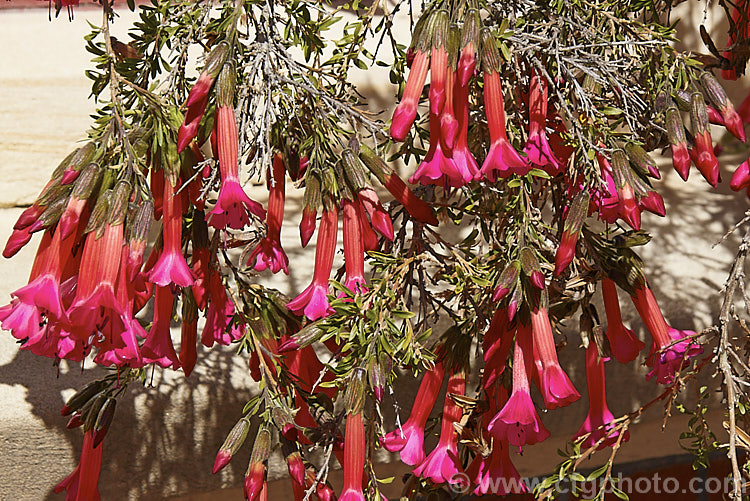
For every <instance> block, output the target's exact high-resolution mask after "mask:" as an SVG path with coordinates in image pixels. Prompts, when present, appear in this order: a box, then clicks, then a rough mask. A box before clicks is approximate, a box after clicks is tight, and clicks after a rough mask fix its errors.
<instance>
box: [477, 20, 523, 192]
mask: <svg viewBox="0 0 750 501" xmlns="http://www.w3.org/2000/svg"><path fill="white" fill-rule="evenodd" d="M482 53H483V54H482V65H483V66H484V74H483V75H484V108H485V113H486V114H487V126H488V127H489V131H490V142H491V144H490V150H489V152H488V153H487V157H486V158H485V160H484V163H483V164H482V168H481V169H480V170H479V172H478V173H477V175H476V176H475V179H477V180H479V179H482V178H485V177H486V178H487V179H488V180H489V181H491V182H495V181H496V180H497V178H498V176H499V177H502V178H505V177H508V176H510V175H511V174H518V175H519V176H523V175H525V174H528V172H529V170H530V169H531V167H530V166H529V165H528V164H527V163H526V161H525V160H524V159H523V158H521V156H520V155H519V154H518V152H517V151H516V150H515V149H514V148H513V146H512V145H511V144H510V142H509V141H508V136H507V135H506V133H505V104H504V103H503V88H502V83H501V81H500V71H499V70H500V54H499V53H498V50H497V45H496V42H495V38H494V37H493V36H492V34H491V33H490V32H489V31H485V32H484V33H482Z"/></svg>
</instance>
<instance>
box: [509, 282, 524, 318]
mask: <svg viewBox="0 0 750 501" xmlns="http://www.w3.org/2000/svg"><path fill="white" fill-rule="evenodd" d="M522 300H523V291H522V290H521V287H520V285H519V284H516V286H515V287H514V288H513V292H511V293H510V299H509V300H508V321H509V322H512V321H513V319H514V318H515V317H516V312H517V311H518V307H519V305H520V304H521V301H522Z"/></svg>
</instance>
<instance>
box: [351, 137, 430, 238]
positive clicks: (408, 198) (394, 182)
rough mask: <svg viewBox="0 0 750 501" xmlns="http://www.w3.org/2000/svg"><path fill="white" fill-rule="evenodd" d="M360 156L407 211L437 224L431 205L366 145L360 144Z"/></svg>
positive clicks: (427, 222) (418, 217) (417, 218)
mask: <svg viewBox="0 0 750 501" xmlns="http://www.w3.org/2000/svg"><path fill="white" fill-rule="evenodd" d="M360 156H361V158H362V160H363V161H364V162H365V165H366V166H367V167H368V168H369V169H370V171H371V172H372V173H373V174H374V175H375V177H377V178H378V180H379V181H380V182H381V183H382V184H383V186H384V187H385V189H387V190H388V191H389V192H390V193H391V195H393V198H395V199H396V200H398V202H399V203H400V204H401V205H403V206H404V209H406V212H408V213H409V215H411V217H413V218H414V219H416V220H417V221H419V222H421V223H423V224H431V225H433V226H437V224H438V220H437V218H436V217H435V214H434V213H433V212H432V209H431V208H430V206H429V205H428V204H427V203H426V202H425V201H424V200H422V199H421V198H419V197H418V196H416V195H415V194H414V192H413V191H411V190H410V189H409V187H408V186H406V183H404V181H403V180H402V179H401V178H400V177H398V175H397V174H396V173H394V172H393V171H392V170H391V168H390V167H388V166H387V165H386V164H385V162H383V160H382V159H381V158H380V157H378V156H377V154H376V153H375V151H373V150H372V149H371V148H369V147H368V146H366V145H364V144H363V145H360Z"/></svg>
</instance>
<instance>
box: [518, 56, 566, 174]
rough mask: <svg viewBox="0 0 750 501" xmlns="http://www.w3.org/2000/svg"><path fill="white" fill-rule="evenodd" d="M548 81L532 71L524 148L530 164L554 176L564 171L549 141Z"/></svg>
mask: <svg viewBox="0 0 750 501" xmlns="http://www.w3.org/2000/svg"><path fill="white" fill-rule="evenodd" d="M546 125H547V80H546V79H545V78H543V77H542V76H540V75H539V73H537V71H536V70H532V75H531V84H530V86H529V140H528V142H527V143H526V147H525V148H524V150H523V151H524V153H526V155H527V156H528V160H527V161H528V162H529V163H530V164H532V165H536V166H538V167H541V168H543V169H545V171H547V173H548V174H550V175H551V176H554V175H556V174H559V173H560V172H561V171H562V169H563V164H562V163H561V162H560V161H559V160H558V159H557V158H556V157H555V154H554V153H553V152H552V148H551V147H550V145H549V142H548V141H547V131H546Z"/></svg>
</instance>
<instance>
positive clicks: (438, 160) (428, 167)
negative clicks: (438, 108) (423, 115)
mask: <svg viewBox="0 0 750 501" xmlns="http://www.w3.org/2000/svg"><path fill="white" fill-rule="evenodd" d="M441 137H442V134H441V131H440V118H439V117H438V115H436V114H434V113H430V149H429V150H427V154H426V155H425V157H424V159H423V160H422V163H420V164H419V167H417V170H416V171H414V174H412V176H411V177H410V178H409V182H410V183H412V184H417V183H420V184H425V185H427V184H434V185H437V186H443V187H445V188H458V187H461V186H463V185H464V184H466V182H465V181H464V178H463V176H462V175H461V173H460V172H459V171H458V168H457V167H456V165H455V163H454V162H453V159H452V158H451V157H450V155H449V154H448V153H447V152H446V151H444V150H443V146H442V144H441V143H442V142H443V141H442V139H441Z"/></svg>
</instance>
